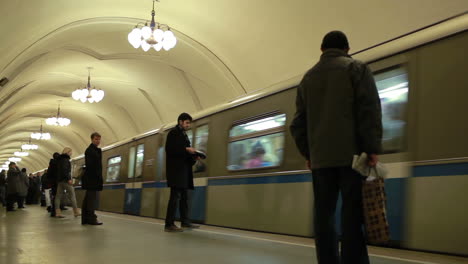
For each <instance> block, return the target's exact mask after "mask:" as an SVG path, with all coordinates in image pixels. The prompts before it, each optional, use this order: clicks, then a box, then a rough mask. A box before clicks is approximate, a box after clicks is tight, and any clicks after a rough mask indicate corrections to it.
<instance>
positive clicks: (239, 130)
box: [229, 114, 286, 137]
mask: <svg viewBox="0 0 468 264" xmlns="http://www.w3.org/2000/svg"><path fill="white" fill-rule="evenodd" d="M285 123H286V114H280V115H275V116H271V117H266V118H262V119H259V120H255V121H251V122H247V123H244V124H240V125H237V126H234V127H233V128H232V129H231V131H229V136H230V137H237V136H241V135H246V134H250V133H255V132H259V131H264V130H268V129H272V128H277V127H283V126H284V124H285Z"/></svg>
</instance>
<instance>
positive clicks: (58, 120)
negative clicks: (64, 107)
mask: <svg viewBox="0 0 468 264" xmlns="http://www.w3.org/2000/svg"><path fill="white" fill-rule="evenodd" d="M70 123H71V121H70V119H68V118H65V117H61V116H60V103H59V106H58V110H57V116H54V117H49V118H47V119H46V124H48V125H51V126H68V125H70Z"/></svg>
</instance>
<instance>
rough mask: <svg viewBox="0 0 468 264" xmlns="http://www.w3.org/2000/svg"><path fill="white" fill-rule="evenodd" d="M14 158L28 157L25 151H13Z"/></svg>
mask: <svg viewBox="0 0 468 264" xmlns="http://www.w3.org/2000/svg"><path fill="white" fill-rule="evenodd" d="M14 154H15V156H18V157H27V156H29V152H26V151H15V153H14Z"/></svg>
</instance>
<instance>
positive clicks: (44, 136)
mask: <svg viewBox="0 0 468 264" xmlns="http://www.w3.org/2000/svg"><path fill="white" fill-rule="evenodd" d="M31 138H33V139H40V140H49V139H51V137H50V133H45V132H43V131H42V124H41V129H40V130H39V132H37V133H31Z"/></svg>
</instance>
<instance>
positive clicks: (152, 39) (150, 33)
mask: <svg viewBox="0 0 468 264" xmlns="http://www.w3.org/2000/svg"><path fill="white" fill-rule="evenodd" d="M155 1H158V2H159V0H153V11H152V12H151V23H150V25H149V26H148V22H146V23H145V26H144V27H142V28H139V27H138V26H139V25H140V23H138V24H137V25H136V26H135V28H134V29H133V30H132V31H131V32H130V33H129V34H128V42H130V44H131V45H132V46H133V47H134V48H135V49H138V48H139V47H140V46H141V48H142V49H143V50H144V51H148V50H149V49H150V48H151V47H153V48H154V49H155V50H156V51H160V50H161V49H164V50H170V49H172V48H174V47H175V45H176V44H177V39H176V37H175V36H174V33H172V31H171V29H170V28H169V26H168V25H166V24H160V23H159V22H155V21H154V15H155V12H154V2H155Z"/></svg>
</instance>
